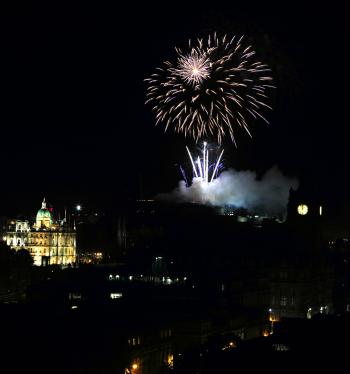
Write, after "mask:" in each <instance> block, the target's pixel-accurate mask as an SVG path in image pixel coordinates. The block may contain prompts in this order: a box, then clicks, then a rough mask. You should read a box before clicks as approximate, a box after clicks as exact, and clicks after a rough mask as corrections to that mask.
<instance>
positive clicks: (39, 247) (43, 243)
mask: <svg viewBox="0 0 350 374" xmlns="http://www.w3.org/2000/svg"><path fill="white" fill-rule="evenodd" d="M3 240H4V241H5V242H6V243H7V245H9V246H10V247H11V248H13V249H15V250H19V249H21V248H25V249H27V250H28V251H29V252H30V254H31V255H32V257H33V260H34V265H37V266H41V265H52V264H58V265H68V264H73V263H75V261H76V233H75V228H73V227H69V225H67V224H66V223H64V224H62V223H54V221H53V220H52V217H51V212H50V211H49V210H48V209H47V208H46V203H45V199H44V201H43V203H42V207H41V209H40V210H39V211H38V214H37V217H36V221H35V223H34V224H33V225H30V222H29V221H26V220H15V221H11V222H10V223H9V227H8V231H7V233H6V235H5V236H4V237H3Z"/></svg>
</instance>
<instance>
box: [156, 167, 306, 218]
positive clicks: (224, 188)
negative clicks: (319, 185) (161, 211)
mask: <svg viewBox="0 0 350 374" xmlns="http://www.w3.org/2000/svg"><path fill="white" fill-rule="evenodd" d="M298 185H299V183H298V180H297V179H295V178H289V177H286V176H284V175H283V174H282V172H281V171H280V170H279V169H278V168H277V167H276V166H274V167H272V168H271V169H269V170H268V171H267V172H266V173H265V174H264V175H263V176H262V177H261V178H258V176H257V174H256V173H255V172H253V171H236V170H233V169H229V170H227V171H224V172H222V173H221V174H220V176H219V177H218V178H216V179H214V180H213V181H212V182H211V183H203V182H202V181H201V179H200V178H194V179H193V181H192V185H191V186H189V187H187V186H186V183H185V182H184V181H180V182H179V185H178V187H177V188H176V189H175V190H174V191H173V192H171V193H167V194H161V195H158V197H159V198H160V199H164V200H170V201H174V202H193V203H200V204H207V205H212V206H217V207H224V206H233V207H236V208H244V209H246V210H248V211H249V212H254V213H258V214H261V215H265V216H268V217H285V216H286V212H287V204H288V200H289V191H290V189H293V190H296V189H297V188H298Z"/></svg>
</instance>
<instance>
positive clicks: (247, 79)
mask: <svg viewBox="0 0 350 374" xmlns="http://www.w3.org/2000/svg"><path fill="white" fill-rule="evenodd" d="M175 51H176V54H177V59H176V61H175V63H172V62H169V61H165V62H164V64H163V67H161V68H157V72H156V73H154V74H152V75H151V76H150V78H147V79H145V81H146V82H147V83H148V88H147V100H146V103H151V104H152V105H153V107H152V110H153V112H154V113H155V117H156V124H158V123H163V124H164V125H165V130H167V129H168V128H173V130H175V132H178V133H183V134H184V135H185V136H187V135H189V136H192V137H193V138H194V139H195V140H196V141H198V140H199V139H200V138H203V137H206V136H215V137H216V138H217V140H218V142H219V144H220V143H221V141H222V138H223V137H224V136H225V134H227V133H228V134H229V135H230V137H231V139H232V141H233V142H234V143H235V144H236V142H235V137H234V135H235V130H236V129H235V128H236V127H240V128H242V129H243V130H244V131H246V132H247V133H248V134H249V136H252V135H251V131H250V129H249V119H254V120H257V119H261V120H263V121H265V122H267V123H268V121H267V119H266V118H265V117H264V115H263V114H262V113H261V111H262V110H264V109H272V108H271V106H270V105H268V104H267V103H266V101H267V100H268V93H269V90H270V89H271V88H273V87H274V86H273V85H272V84H271V81H272V78H271V76H270V69H269V68H268V66H267V65H266V64H263V63H261V62H259V61H257V60H256V58H255V52H254V51H253V49H252V47H251V46H250V45H248V46H246V45H244V43H243V37H241V38H236V37H233V38H232V39H228V38H227V36H226V35H225V36H223V37H220V38H219V37H218V36H217V35H216V33H214V35H209V37H208V39H206V40H204V39H198V40H196V41H195V42H194V44H193V43H192V42H191V41H189V51H188V52H183V51H182V50H181V49H179V48H175ZM203 166H204V165H203Z"/></svg>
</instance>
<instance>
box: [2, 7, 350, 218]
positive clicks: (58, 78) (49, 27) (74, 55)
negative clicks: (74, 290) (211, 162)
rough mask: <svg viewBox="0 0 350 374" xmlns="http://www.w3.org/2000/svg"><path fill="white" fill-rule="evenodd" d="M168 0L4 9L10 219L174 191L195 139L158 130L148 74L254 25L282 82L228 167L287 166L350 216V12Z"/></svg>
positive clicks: (5, 206)
mask: <svg viewBox="0 0 350 374" xmlns="http://www.w3.org/2000/svg"><path fill="white" fill-rule="evenodd" d="M50 3H51V2H50ZM115 3H116V2H115ZM264 3H265V2H264ZM165 4H166V2H164V4H163V6H156V5H147V6H146V5H143V6H142V7H141V6H140V5H138V4H136V3H135V2H130V6H129V7H127V6H123V7H122V6H121V5H117V4H115V7H106V8H103V7H98V8H96V7H94V6H88V5H86V4H84V3H82V4H81V5H74V6H72V5H70V6H64V5H61V4H59V3H57V4H56V5H52V4H51V5H48V4H45V3H43V4H41V5H36V6H32V7H30V6H29V5H27V6H22V5H13V6H12V7H8V8H5V9H2V11H1V13H0V28H1V32H0V34H1V36H0V38H1V56H2V57H1V65H2V68H1V82H0V95H1V110H0V120H1V140H2V141H1V147H0V160H1V165H2V173H1V176H2V179H1V193H0V215H7V214H17V213H22V212H23V213H29V212H32V211H33V210H36V209H37V208H38V204H39V203H40V200H41V198H42V197H43V196H44V195H45V196H46V197H47V199H48V200H49V201H51V202H52V203H53V204H54V205H56V206H63V205H70V204H73V203H74V202H76V201H79V202H81V203H82V204H83V205H94V206H101V207H103V208H105V207H108V206H110V207H113V206H117V205H118V201H120V200H121V199H123V200H125V199H127V198H134V197H136V196H138V194H139V185H140V183H139V181H140V180H142V186H143V194H144V196H153V195H154V194H155V193H157V192H161V191H169V190H170V189H172V188H173V187H174V186H175V185H176V184H177V181H178V180H179V179H180V173H179V168H178V165H179V164H180V163H181V164H183V165H185V166H186V164H187V160H186V154H185V148H184V147H185V145H186V144H187V145H193V142H191V141H190V140H186V141H185V139H184V138H183V137H182V136H179V135H175V134H173V133H172V132H169V133H167V134H164V133H163V128H162V127H159V128H156V127H154V120H153V117H152V114H151V112H150V107H148V106H145V105H144V97H145V89H146V86H145V84H144V82H143V79H144V78H146V77H147V76H148V75H150V74H151V73H153V70H154V68H155V67H156V66H159V65H160V63H161V62H162V61H163V60H164V59H167V58H170V59H171V58H173V57H174V49H173V48H174V46H176V45H180V44H182V43H183V42H184V41H186V40H187V39H189V38H194V37H197V36H204V35H206V34H208V32H213V31H215V30H216V31H218V32H222V33H229V34H235V33H238V34H245V35H246V36H247V37H248V39H249V41H251V43H252V44H253V46H254V48H255V49H256V50H257V52H258V55H259V56H260V57H261V59H263V60H264V61H266V62H267V63H268V64H269V65H270V67H271V68H272V71H273V76H274V78H275V84H276V85H277V89H276V90H275V92H274V95H273V98H272V105H273V107H274V111H273V112H272V113H267V117H268V118H269V120H270V122H271V124H270V125H269V126H268V125H266V124H264V123H263V122H261V123H260V122H255V123H253V124H252V132H253V134H254V139H253V140H251V139H250V138H249V137H248V136H247V135H246V134H244V133H242V134H241V135H240V138H239V139H238V140H237V141H238V149H235V148H234V146H233V145H232V143H230V141H229V140H226V141H225V144H224V146H225V165H226V166H231V167H235V168H237V169H253V170H257V171H258V172H260V173H262V172H264V171H265V170H267V169H268V168H270V167H271V166H273V165H278V166H279V167H280V168H281V169H282V170H283V171H284V172H285V173H286V174H288V175H292V176H297V177H298V178H299V179H300V181H301V183H302V186H303V189H305V190H306V191H308V193H310V195H315V194H317V195H320V196H321V197H322V199H324V200H325V201H326V203H327V204H328V206H329V207H330V208H329V209H330V211H332V212H333V213H334V214H340V213H342V214H343V213H344V212H346V210H347V209H348V208H349V204H348V191H349V187H350V183H349V182H348V181H347V179H348V159H349V155H350V151H349V147H348V141H349V140H348V134H349V131H348V127H349V124H348V108H349V104H348V97H349V96H348V80H349V78H348V57H347V53H346V49H347V48H348V39H347V38H348V20H347V17H348V12H347V11H346V10H345V9H341V8H336V7H334V8H321V5H318V6H317V8H312V7H309V8H306V7H305V5H298V4H297V3H296V2H293V3H291V4H290V5H289V6H288V5H287V3H286V2H280V5H279V6H277V7H276V6H274V7H273V6H272V5H271V6H266V5H264V6H263V5H260V6H259V7H256V6H253V4H252V3H249V4H247V6H245V7H244V6H242V5H237V4H238V3H236V2H234V1H231V2H227V3H226V4H225V3H220V2H217V1H215V2H214V4H215V6H214V5H212V6H210V7H208V6H203V7H201V6H198V7H197V8H196V7H194V6H193V7H190V6H188V5H183V4H181V3H179V2H177V3H176V4H177V5H176V6H175V5H172V6H171V5H170V4H171V3H169V4H167V5H165ZM172 4H175V3H172ZM209 140H210V139H209Z"/></svg>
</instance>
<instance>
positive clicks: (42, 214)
mask: <svg viewBox="0 0 350 374" xmlns="http://www.w3.org/2000/svg"><path fill="white" fill-rule="evenodd" d="M48 218H49V219H50V220H52V219H51V213H50V211H49V210H48V209H39V210H38V213H37V214H36V219H37V220H42V219H48Z"/></svg>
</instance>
